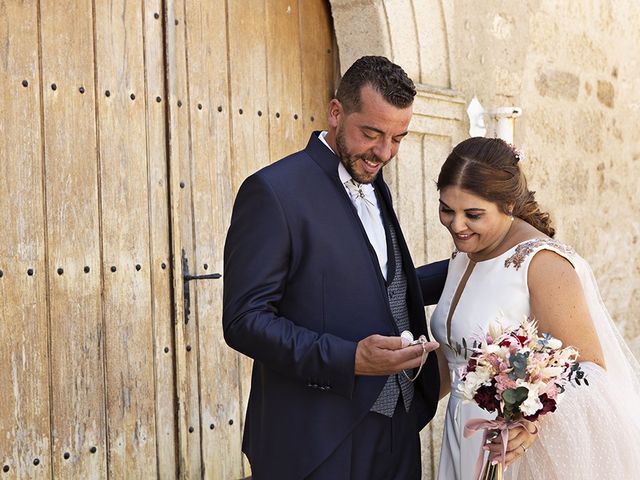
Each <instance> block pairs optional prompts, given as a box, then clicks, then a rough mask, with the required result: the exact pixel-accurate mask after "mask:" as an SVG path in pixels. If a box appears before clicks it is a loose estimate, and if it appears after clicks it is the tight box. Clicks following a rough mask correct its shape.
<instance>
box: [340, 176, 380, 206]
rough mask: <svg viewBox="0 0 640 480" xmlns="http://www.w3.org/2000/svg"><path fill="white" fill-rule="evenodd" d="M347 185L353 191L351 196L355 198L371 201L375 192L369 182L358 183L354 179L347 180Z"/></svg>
mask: <svg viewBox="0 0 640 480" xmlns="http://www.w3.org/2000/svg"><path fill="white" fill-rule="evenodd" d="M345 186H346V187H347V189H348V190H349V191H350V192H351V196H352V197H353V199H354V200H357V199H363V200H367V201H368V202H371V194H372V193H373V187H372V186H371V185H369V184H362V183H358V182H356V181H355V180H353V179H350V180H348V181H347V182H345Z"/></svg>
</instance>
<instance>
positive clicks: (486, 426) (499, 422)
mask: <svg viewBox="0 0 640 480" xmlns="http://www.w3.org/2000/svg"><path fill="white" fill-rule="evenodd" d="M516 427H523V428H527V427H526V426H525V425H524V423H522V422H521V421H512V422H507V421H506V420H505V419H503V418H500V417H498V418H496V419H495V420H485V419H483V418H472V419H471V420H469V421H467V423H466V424H465V426H464V437H465V438H469V437H471V436H472V435H474V434H475V433H476V432H477V431H479V430H483V433H482V444H481V445H480V453H479V454H478V460H477V461H476V472H475V474H474V478H475V479H476V480H479V479H480V474H481V473H482V459H483V457H484V450H483V447H484V446H485V445H486V444H487V437H488V436H489V431H490V430H497V431H499V432H500V436H501V437H502V459H501V463H503V464H504V461H505V457H506V455H507V441H508V440H509V430H511V429H512V428H516ZM533 433H535V432H533Z"/></svg>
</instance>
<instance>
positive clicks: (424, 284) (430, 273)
mask: <svg viewBox="0 0 640 480" xmlns="http://www.w3.org/2000/svg"><path fill="white" fill-rule="evenodd" d="M448 269H449V260H440V261H439V262H434V263H429V264H427V265H423V266H422V267H418V268H417V269H416V273H417V274H418V279H419V280H420V289H421V290H422V299H423V300H424V304H425V306H427V305H435V304H436V303H438V300H440V295H442V290H444V284H445V281H446V280H447V270H448Z"/></svg>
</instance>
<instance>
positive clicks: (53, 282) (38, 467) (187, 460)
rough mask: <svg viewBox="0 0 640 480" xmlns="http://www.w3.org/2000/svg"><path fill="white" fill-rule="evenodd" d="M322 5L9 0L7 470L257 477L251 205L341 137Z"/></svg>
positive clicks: (1, 173) (268, 0)
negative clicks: (239, 329) (300, 161)
mask: <svg viewBox="0 0 640 480" xmlns="http://www.w3.org/2000/svg"><path fill="white" fill-rule="evenodd" d="M330 25H331V19H330V15H329V11H328V7H327V3H326V2H324V1H321V0H313V1H311V0H309V1H307V0H300V1H289V2H284V1H280V0H260V1H257V0H251V1H247V2H244V1H243V2H236V1H228V0H226V1H225V0H207V1H204V0H199V1H195V0H165V1H162V0H145V1H133V0H104V1H97V0H39V1H38V0H23V1H19V2H18V1H13V0H0V82H1V84H2V85H3V86H4V88H3V90H2V92H0V111H1V112H2V115H1V116H0V155H1V156H0V229H1V230H0V232H1V233H0V385H2V387H3V388H1V389H0V476H2V478H8V479H9V478H11V479H13V478H64V479H67V478H69V479H76V478H77V479H86V478H91V479H94V478H95V479H101V478H114V479H120V478H131V479H139V478H140V479H142V478H176V477H182V478H211V479H228V478H240V477H243V476H246V475H249V474H250V472H249V469H248V467H247V466H246V462H244V460H243V458H242V455H241V453H240V448H241V432H242V426H243V425H242V422H243V414H244V409H245V405H246V400H247V395H248V384H249V372H250V363H249V361H248V360H247V359H244V358H241V357H240V356H239V355H237V354H236V353H234V352H233V351H231V350H230V349H229V348H228V347H226V346H225V345H224V342H223V340H222V332H221V326H220V323H221V322H220V313H221V285H222V283H221V281H220V280H197V281H192V282H189V287H190V301H191V304H190V312H191V313H190V315H188V316H186V315H185V310H184V306H185V305H184V300H185V297H184V283H185V282H184V280H183V274H184V273H185V271H184V265H183V258H182V257H183V252H184V258H185V259H186V261H187V262H188V267H189V269H190V273H192V274H206V273H214V272H220V273H222V274H224V272H222V247H223V241H224V235H225V232H226V228H227V224H228V220H229V216H230V211H231V206H232V202H233V197H234V194H235V192H236V191H237V189H238V187H239V184H240V182H241V181H242V180H243V179H244V177H246V175H248V174H249V173H251V172H253V171H255V170H256V169H258V168H260V167H261V166H263V165H266V164H268V163H269V162H272V161H275V160H277V159H278V158H279V157H281V156H282V155H284V154H285V153H288V152H292V151H295V150H298V149H300V148H302V147H303V146H304V144H305V142H306V137H307V135H308V134H309V132H310V131H311V130H312V129H318V128H322V127H323V124H324V118H325V116H326V114H325V111H326V103H327V101H328V99H329V98H330V95H331V92H332V89H333V84H334V71H335V70H334V64H335V59H336V50H335V46H334V43H333V35H332V31H331V27H330Z"/></svg>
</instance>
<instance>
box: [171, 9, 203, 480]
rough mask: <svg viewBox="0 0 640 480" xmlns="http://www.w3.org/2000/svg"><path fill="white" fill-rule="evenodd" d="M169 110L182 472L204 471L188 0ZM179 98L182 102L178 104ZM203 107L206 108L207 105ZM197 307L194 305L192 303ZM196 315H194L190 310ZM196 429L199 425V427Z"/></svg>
mask: <svg viewBox="0 0 640 480" xmlns="http://www.w3.org/2000/svg"><path fill="white" fill-rule="evenodd" d="M164 21H165V23H164V29H165V31H164V33H165V49H166V59H167V62H166V66H165V68H166V78H167V95H168V98H167V102H168V103H167V112H168V119H169V122H168V125H169V126H168V135H169V152H168V153H169V192H170V193H169V196H170V211H171V232H172V256H173V262H172V263H173V302H174V306H173V309H174V315H175V318H174V328H175V330H174V342H175V346H174V349H175V361H176V393H177V401H178V410H177V413H178V414H177V426H178V464H179V472H180V477H181V478H184V479H191V478H193V479H195V478H200V477H201V470H202V457H201V449H200V445H201V441H200V429H199V425H200V403H199V387H198V362H197V354H196V353H195V352H193V353H192V347H193V346H197V337H196V334H197V330H196V327H195V323H196V322H195V321H191V320H190V321H188V322H187V317H186V316H185V307H184V294H183V287H184V283H183V279H182V254H183V251H184V253H185V255H186V257H187V258H188V259H189V260H190V266H191V267H193V258H194V244H193V218H192V215H193V212H192V200H191V192H192V189H191V182H190V181H189V180H190V178H191V168H190V158H191V157H190V148H191V145H190V139H191V138H190V116H191V115H192V110H197V109H198V101H197V100H194V101H192V99H191V97H190V96H189V91H188V67H187V46H186V32H185V4H184V0H167V1H166V2H165V16H164ZM178 102H180V104H181V106H180V107H179V106H178ZM200 105H201V108H204V105H202V104H201V103H200ZM191 308H192V309H193V305H191ZM191 317H193V315H192V316H191ZM196 429H197V430H196Z"/></svg>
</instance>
